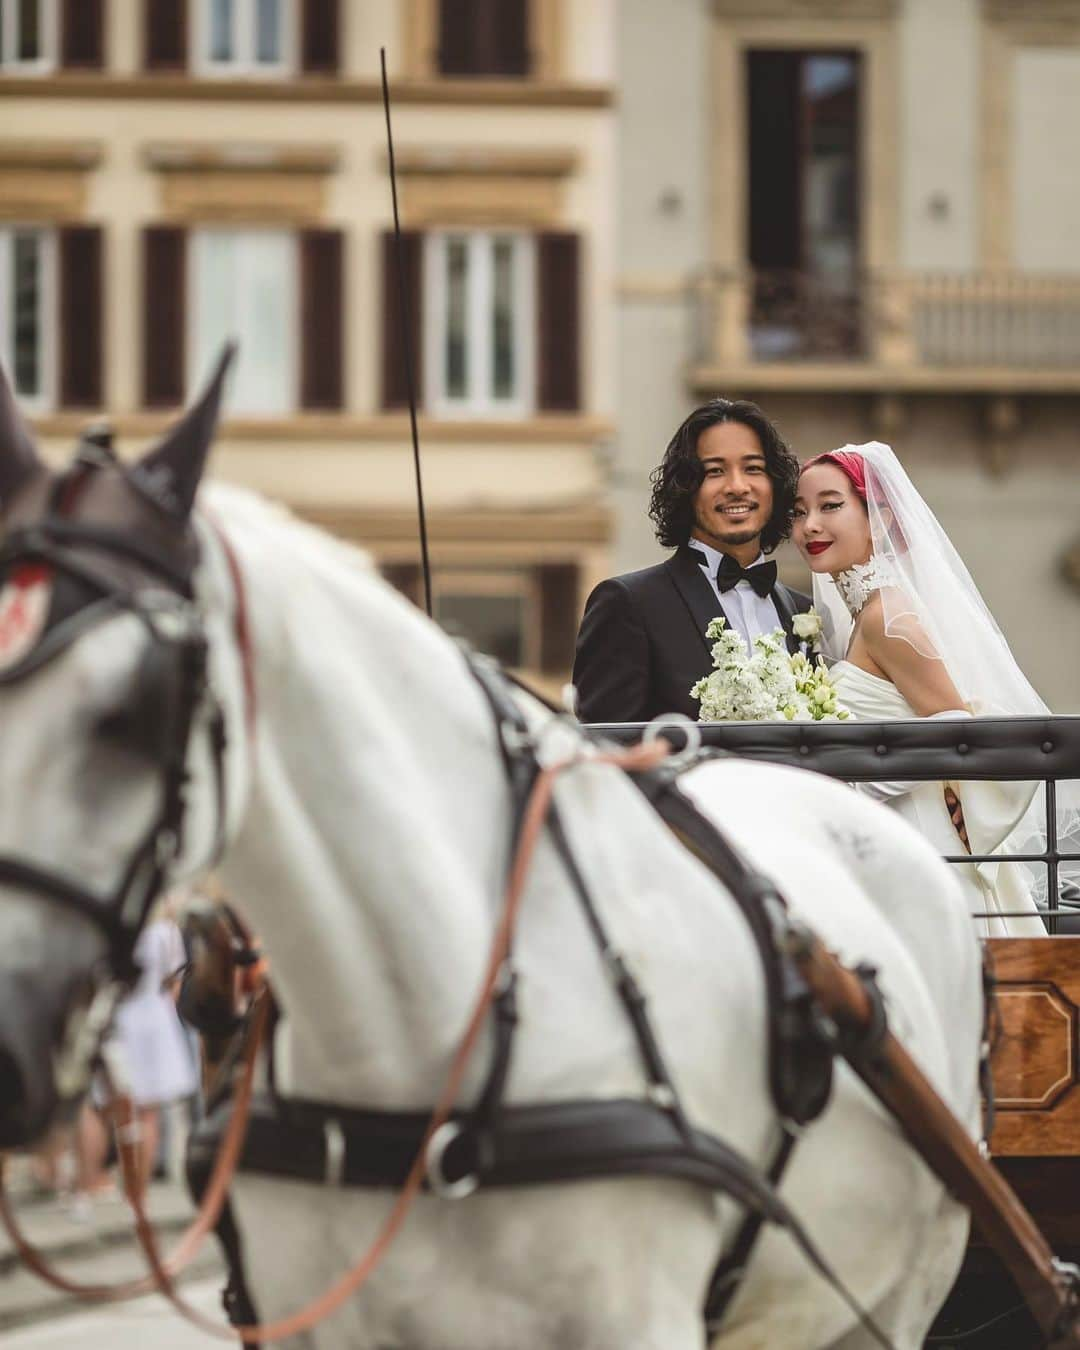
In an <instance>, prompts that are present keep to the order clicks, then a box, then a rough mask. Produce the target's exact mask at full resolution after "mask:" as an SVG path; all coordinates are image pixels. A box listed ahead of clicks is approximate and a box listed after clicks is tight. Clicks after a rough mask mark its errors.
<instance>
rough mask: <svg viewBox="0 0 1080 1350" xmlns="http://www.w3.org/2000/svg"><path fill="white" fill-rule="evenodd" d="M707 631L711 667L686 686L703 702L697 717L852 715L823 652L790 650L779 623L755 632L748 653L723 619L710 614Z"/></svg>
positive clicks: (831, 718) (840, 718) (816, 718)
mask: <svg viewBox="0 0 1080 1350" xmlns="http://www.w3.org/2000/svg"><path fill="white" fill-rule="evenodd" d="M705 636H706V637H707V638H709V639H710V641H711V642H712V644H713V648H712V659H713V666H714V669H713V670H712V671H710V673H709V674H708V675H706V676H704V678H703V679H700V680H698V682H697V684H695V685H694V687H693V689H691V690H690V697H691V698H696V699H697V700H698V701H699V702H700V704H701V711H700V712H699V713H698V721H699V722H844V721H846V720H847V719H848V718H849V717H850V716H851V714H850V713H849V712H848V710H847V709H846V708H845V707H843V706H842V705H841V704H840V702H839V701H838V699H837V697H836V690H835V688H834V687H833V683H832V680H831V679H830V678H829V672H828V670H827V669H826V666H825V662H824V661H823V660H822V659H821V657H820V656H819V657H817V659H816V660H811V659H810V657H809V656H807V655H806V654H805V652H796V653H795V655H794V656H791V655H789V654H788V651H787V647H786V646H785V643H784V634H783V631H782V630H781V629H779V628H777V629H774V630H773V632H771V633H763V634H762V635H761V636H760V637H756V638H755V639H754V651H753V654H752V655H749V656H748V655H747V652H746V647H745V645H744V643H743V640H742V638H741V637H740V636H739V634H738V633H736V632H734V631H732V629H730V628H728V626H727V623H726V622H725V620H724V619H721V618H716V619H713V621H712V622H711V623H710V624H709V626H708V628H707V629H706V630H705Z"/></svg>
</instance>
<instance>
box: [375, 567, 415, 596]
mask: <svg viewBox="0 0 1080 1350" xmlns="http://www.w3.org/2000/svg"><path fill="white" fill-rule="evenodd" d="M379 570H380V571H381V572H382V574H383V577H384V579H385V580H386V581H388V582H389V583H390V585H391V586H393V588H394V590H396V591H400V592H401V594H402V595H403V596H405V598H406V599H407V600H411V601H412V602H413V604H414V605H422V604H423V603H424V587H423V577H422V576H421V575H420V565H419V563H410V562H406V563H383V564H382V566H381V567H380V569H379Z"/></svg>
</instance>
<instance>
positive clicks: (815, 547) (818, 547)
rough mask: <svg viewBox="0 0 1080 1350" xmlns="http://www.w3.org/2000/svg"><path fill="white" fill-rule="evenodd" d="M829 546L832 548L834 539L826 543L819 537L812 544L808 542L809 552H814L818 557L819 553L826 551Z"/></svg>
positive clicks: (807, 548) (807, 549)
mask: <svg viewBox="0 0 1080 1350" xmlns="http://www.w3.org/2000/svg"><path fill="white" fill-rule="evenodd" d="M827 548H832V541H831V540H830V541H829V542H828V543H826V542H825V541H824V540H823V539H817V540H815V541H814V543H812V544H807V546H806V551H807V553H812V554H813V555H814V557H815V558H816V557H817V555H818V554H819V553H824V552H825V550H826V549H827Z"/></svg>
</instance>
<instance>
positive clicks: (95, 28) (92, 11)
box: [60, 0, 105, 70]
mask: <svg viewBox="0 0 1080 1350" xmlns="http://www.w3.org/2000/svg"><path fill="white" fill-rule="evenodd" d="M60 63H61V65H62V66H63V67H64V69H65V70H100V69H101V68H102V66H103V65H104V64H105V0H64V3H63V8H62V11H61V14H60Z"/></svg>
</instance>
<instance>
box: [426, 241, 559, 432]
mask: <svg viewBox="0 0 1080 1350" xmlns="http://www.w3.org/2000/svg"><path fill="white" fill-rule="evenodd" d="M496 238H498V239H504V238H506V239H512V240H513V241H514V250H515V258H514V316H515V333H514V349H515V355H516V357H517V390H516V392H515V395H514V397H513V398H509V399H497V398H495V397H494V396H493V393H492V383H493V372H492V369H491V364H492V359H491V358H492V351H491V342H490V336H491V315H492V304H493V299H494V278H495V267H494V241H495V239H496ZM452 239H453V240H458V239H463V240H465V241H466V246H467V249H468V270H467V282H466V312H467V320H466V334H467V336H466V372H467V381H468V388H467V391H466V394H465V397H464V398H456V397H455V398H452V397H450V396H449V395H448V394H447V392H446V387H445V379H444V375H445V365H444V361H445V357H444V349H445V337H446V322H447V305H448V295H447V286H446V251H447V245H448V242H449V241H450V240H452ZM424 250H425V257H424V317H423V332H424V372H425V374H424V386H425V387H424V406H425V408H426V409H427V411H428V412H429V413H430V414H431V415H432V416H434V417H441V418H446V419H448V420H449V419H454V418H485V419H496V418H498V419H506V420H508V421H512V420H520V419H522V418H525V417H529V416H531V415H532V413H533V411H534V409H535V406H536V347H537V343H536V239H535V236H534V235H533V234H531V233H529V232H528V231H526V230H513V229H508V230H500V229H494V230H472V229H458V230H454V229H446V230H433V231H431V232H429V233H428V234H427V235H426V236H425V239H424Z"/></svg>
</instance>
